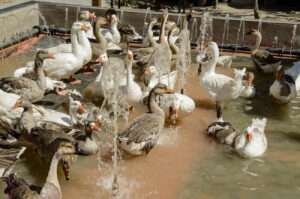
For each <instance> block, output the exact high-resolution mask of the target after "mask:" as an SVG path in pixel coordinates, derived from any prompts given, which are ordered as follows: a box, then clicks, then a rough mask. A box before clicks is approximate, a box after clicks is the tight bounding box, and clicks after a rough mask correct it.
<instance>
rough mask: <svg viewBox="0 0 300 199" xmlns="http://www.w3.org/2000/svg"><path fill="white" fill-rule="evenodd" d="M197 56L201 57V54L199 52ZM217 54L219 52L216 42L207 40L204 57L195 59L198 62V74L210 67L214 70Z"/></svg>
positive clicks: (218, 54)
mask: <svg viewBox="0 0 300 199" xmlns="http://www.w3.org/2000/svg"><path fill="white" fill-rule="evenodd" d="M199 53H201V52H199ZM199 56H201V57H203V55H201V54H199ZM219 56H220V52H219V47H218V45H217V43H216V42H213V41H210V42H208V44H207V47H206V49H205V57H204V58H202V59H197V62H198V63H199V68H198V74H200V73H201V72H202V71H203V72H206V71H208V70H211V69H213V70H214V69H215V66H216V64H217V62H218V58H219Z"/></svg>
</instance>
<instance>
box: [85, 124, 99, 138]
mask: <svg viewBox="0 0 300 199" xmlns="http://www.w3.org/2000/svg"><path fill="white" fill-rule="evenodd" d="M100 129H101V123H99V122H94V121H86V122H85V133H86V135H87V136H89V137H90V136H92V134H93V133H96V132H99V131H100Z"/></svg>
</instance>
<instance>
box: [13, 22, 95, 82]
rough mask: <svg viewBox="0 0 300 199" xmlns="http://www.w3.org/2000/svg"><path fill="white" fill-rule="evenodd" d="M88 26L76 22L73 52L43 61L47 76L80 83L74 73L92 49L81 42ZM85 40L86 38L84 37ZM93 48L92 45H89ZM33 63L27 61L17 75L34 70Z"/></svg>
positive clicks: (73, 30) (72, 37)
mask: <svg viewBox="0 0 300 199" xmlns="http://www.w3.org/2000/svg"><path fill="white" fill-rule="evenodd" d="M86 30H87V27H86V26H85V25H83V24H82V23H80V22H74V23H73V25H72V29H71V46H72V47H71V48H72V50H71V52H61V53H56V54H54V55H53V57H54V58H53V59H51V60H50V59H46V60H45V62H44V63H43V69H44V70H45V72H46V74H47V76H48V77H49V78H51V79H53V80H61V79H67V78H69V80H70V82H71V83H73V84H76V83H80V81H78V80H76V79H75V78H74V77H73V74H74V73H75V72H77V71H78V70H80V69H81V67H82V66H83V65H84V59H85V58H84V55H85V54H87V52H84V51H91V50H90V49H88V50H86V49H84V48H82V46H81V45H80V44H79V42H78V41H79V39H78V37H79V35H81V36H83V35H84V33H83V31H86ZM84 40H85V39H84ZM89 48H91V47H89ZM31 65H32V64H31V63H30V62H29V63H27V65H26V66H25V67H22V68H20V69H18V70H16V71H15V76H22V75H24V74H27V73H31V72H32V70H33V69H32V67H31Z"/></svg>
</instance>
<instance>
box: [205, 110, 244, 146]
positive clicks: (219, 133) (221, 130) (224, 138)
mask: <svg viewBox="0 0 300 199" xmlns="http://www.w3.org/2000/svg"><path fill="white" fill-rule="evenodd" d="M206 133H207V135H208V136H210V137H213V138H215V139H216V140H217V141H218V142H219V143H220V144H225V145H229V146H233V144H234V140H235V138H236V137H237V135H238V134H239V132H238V131H237V130H236V129H235V128H234V127H233V125H232V124H231V123H230V122H226V121H224V120H223V117H222V115H220V116H219V118H217V120H216V121H214V122H212V123H211V124H210V125H209V126H208V127H207V129H206Z"/></svg>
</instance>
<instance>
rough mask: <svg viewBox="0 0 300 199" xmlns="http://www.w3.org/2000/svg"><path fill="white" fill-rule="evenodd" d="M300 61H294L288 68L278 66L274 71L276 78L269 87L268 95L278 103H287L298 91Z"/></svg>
mask: <svg viewBox="0 0 300 199" xmlns="http://www.w3.org/2000/svg"><path fill="white" fill-rule="evenodd" d="M299 74H300V62H295V63H294V65H293V66H292V67H291V68H289V69H288V70H286V71H284V70H283V67H280V68H279V69H278V71H277V73H276V80H275V81H274V83H273V84H272V85H271V87H270V95H271V96H272V97H273V98H274V99H276V101H277V102H279V103H283V104H285V103H288V102H290V101H291V100H292V99H294V98H295V97H296V96H297V93H298V92H299V91H300V75H299Z"/></svg>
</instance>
